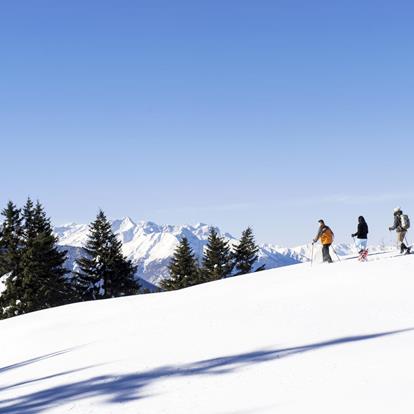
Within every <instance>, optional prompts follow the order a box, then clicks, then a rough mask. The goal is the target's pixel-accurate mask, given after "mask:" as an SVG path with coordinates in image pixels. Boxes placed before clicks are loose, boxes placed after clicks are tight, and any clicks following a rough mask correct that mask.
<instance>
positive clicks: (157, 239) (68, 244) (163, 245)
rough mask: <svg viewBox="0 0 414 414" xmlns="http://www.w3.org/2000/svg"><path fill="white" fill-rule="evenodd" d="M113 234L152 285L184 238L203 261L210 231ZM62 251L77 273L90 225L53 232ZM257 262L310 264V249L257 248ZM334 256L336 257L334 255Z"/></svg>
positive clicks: (347, 249)
mask: <svg viewBox="0 0 414 414" xmlns="http://www.w3.org/2000/svg"><path fill="white" fill-rule="evenodd" d="M111 225H112V230H113V231H114V233H115V234H116V235H117V237H118V238H119V240H121V242H122V246H123V247H122V249H123V254H124V255H125V256H126V257H128V259H130V260H132V262H133V263H134V264H135V265H136V266H137V274H136V276H137V278H139V279H143V280H145V281H146V282H148V283H150V284H152V285H158V284H159V282H160V281H161V280H162V279H163V278H165V277H167V276H168V269H167V266H168V263H169V261H170V259H171V256H172V255H173V253H174V250H175V247H176V246H177V244H178V243H179V241H180V240H181V239H182V238H183V237H187V239H188V240H189V242H190V245H191V247H192V249H193V250H194V253H195V255H196V257H197V258H198V259H199V260H200V261H201V257H202V255H203V250H204V248H205V246H206V244H207V239H208V234H209V229H210V228H211V227H212V226H210V225H208V224H205V223H197V224H194V225H189V224H183V225H171V224H157V223H155V222H153V221H144V220H141V221H137V222H135V221H134V220H133V219H131V218H130V217H128V216H127V217H124V218H122V219H116V220H112V221H111ZM214 227H215V228H216V229H217V231H218V233H219V234H220V235H222V236H223V237H225V238H226V239H227V240H228V241H229V243H230V244H231V245H235V244H237V243H238V239H237V238H235V237H234V236H232V235H231V234H230V233H227V232H222V231H221V230H220V229H219V228H218V227H216V226H214ZM54 233H55V235H56V236H57V237H58V240H59V242H58V244H59V245H60V246H61V248H63V249H66V250H68V256H69V257H68V262H67V263H68V264H67V267H68V268H69V269H70V270H73V269H76V259H77V258H78V257H79V256H80V254H81V252H82V249H81V248H82V247H83V246H84V244H85V242H86V240H87V237H88V233H89V225H87V224H77V223H68V224H64V225H62V226H57V227H55V228H54ZM258 246H259V252H258V261H257V263H256V268H258V267H260V266H262V265H265V266H266V268H267V269H273V268H277V267H282V266H289V265H293V264H298V263H302V262H307V261H310V260H311V245H310V244H308V245H301V246H296V247H292V248H288V247H281V246H278V245H273V244H269V243H265V244H258ZM334 249H335V252H336V253H337V254H338V256H345V255H349V254H352V253H354V250H355V249H354V247H353V246H352V245H350V244H338V245H335V246H334ZM381 249H383V246H374V247H371V251H379V250H381ZM313 255H314V260H315V261H320V259H321V255H320V249H318V248H315V249H314V252H313ZM334 256H335V254H334Z"/></svg>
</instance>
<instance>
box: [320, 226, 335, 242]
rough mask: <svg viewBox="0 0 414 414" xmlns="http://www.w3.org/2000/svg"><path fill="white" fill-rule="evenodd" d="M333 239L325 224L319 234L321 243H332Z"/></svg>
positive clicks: (332, 234) (331, 232)
mask: <svg viewBox="0 0 414 414" xmlns="http://www.w3.org/2000/svg"><path fill="white" fill-rule="evenodd" d="M333 240H334V233H333V231H332V230H331V229H330V228H329V227H328V226H326V227H325V229H324V230H323V232H322V234H321V243H322V244H332V243H333Z"/></svg>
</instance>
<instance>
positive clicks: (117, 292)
mask: <svg viewBox="0 0 414 414" xmlns="http://www.w3.org/2000/svg"><path fill="white" fill-rule="evenodd" d="M121 249H122V243H121V241H120V240H118V239H117V237H116V235H115V234H114V233H113V231H112V228H111V224H110V223H109V221H108V220H107V218H106V216H105V214H104V212H103V211H102V210H100V211H99V213H98V215H97V217H96V220H95V221H94V222H93V223H91V224H90V226H89V236H88V241H87V243H86V246H85V247H84V248H83V251H84V256H83V257H82V258H80V259H79V260H77V264H78V266H79V268H80V271H79V272H77V273H76V276H75V279H74V281H75V284H76V289H77V291H78V293H79V295H80V298H81V299H82V300H93V299H103V298H112V297H117V296H124V295H132V294H136V293H138V292H139V288H140V287H139V284H138V283H137V282H136V281H135V280H134V274H135V271H136V267H135V266H133V265H132V262H131V261H130V260H127V259H126V258H125V257H124V256H123V255H122V250H121Z"/></svg>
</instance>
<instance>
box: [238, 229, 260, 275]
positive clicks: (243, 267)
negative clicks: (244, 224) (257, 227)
mask: <svg viewBox="0 0 414 414" xmlns="http://www.w3.org/2000/svg"><path fill="white" fill-rule="evenodd" d="M258 251H259V248H258V246H257V245H256V243H255V241H254V235H253V230H252V229H251V228H250V227H248V228H247V229H246V230H244V231H243V233H242V237H241V239H240V242H239V244H238V245H237V246H236V248H235V250H234V254H233V257H234V267H235V268H236V275H244V274H246V273H251V272H252V271H253V265H254V263H255V262H256V261H257V253H258ZM261 270H263V269H261Z"/></svg>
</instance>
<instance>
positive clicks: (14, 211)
mask: <svg viewBox="0 0 414 414" xmlns="http://www.w3.org/2000/svg"><path fill="white" fill-rule="evenodd" d="M1 214H2V216H3V217H4V222H3V225H2V227H1V231H0V277H3V280H2V282H3V284H4V286H5V290H4V291H3V292H2V294H1V295H0V318H6V317H8V316H13V315H14V308H15V306H16V302H17V303H19V300H20V297H21V290H22V289H21V277H20V276H21V250H22V217H21V211H20V210H19V209H18V208H16V206H15V204H13V203H12V202H11V201H10V202H9V203H8V204H7V207H6V208H5V209H4V210H3V211H2V213H1Z"/></svg>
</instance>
